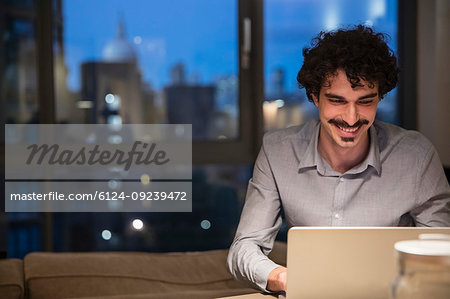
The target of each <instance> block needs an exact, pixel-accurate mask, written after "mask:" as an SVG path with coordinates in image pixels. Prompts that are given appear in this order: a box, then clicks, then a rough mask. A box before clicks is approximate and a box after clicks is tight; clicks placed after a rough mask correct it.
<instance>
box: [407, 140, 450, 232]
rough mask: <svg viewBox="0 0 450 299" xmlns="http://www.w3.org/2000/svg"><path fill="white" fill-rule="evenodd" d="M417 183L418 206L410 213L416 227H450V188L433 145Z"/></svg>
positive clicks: (420, 169)
mask: <svg viewBox="0 0 450 299" xmlns="http://www.w3.org/2000/svg"><path fill="white" fill-rule="evenodd" d="M430 145H431V144H430ZM416 182H417V183H416V194H417V200H418V206H417V208H415V209H414V210H412V211H411V212H410V214H411V216H412V217H413V218H414V220H415V222H416V225H417V226H450V187H449V184H448V181H447V178H446V177H445V174H444V171H443V168H442V163H441V161H440V160H439V157H438V154H437V153H436V150H435V149H434V147H433V146H432V145H431V148H430V149H429V151H428V153H427V154H426V155H425V158H424V159H423V161H422V163H421V165H420V166H419V171H418V175H417V180H416Z"/></svg>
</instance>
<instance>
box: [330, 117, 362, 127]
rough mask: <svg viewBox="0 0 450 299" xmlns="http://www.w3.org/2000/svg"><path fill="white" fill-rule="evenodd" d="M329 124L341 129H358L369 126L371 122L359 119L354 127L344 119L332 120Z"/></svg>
mask: <svg viewBox="0 0 450 299" xmlns="http://www.w3.org/2000/svg"><path fill="white" fill-rule="evenodd" d="M328 123H329V124H333V125H336V126H338V127H341V128H357V127H359V126H362V125H368V124H369V121H368V120H367V119H359V120H358V121H357V122H356V123H354V124H353V126H350V125H349V124H348V123H347V122H346V121H345V120H342V119H330V120H329V121H328Z"/></svg>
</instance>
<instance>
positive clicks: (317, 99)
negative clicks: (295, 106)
mask: <svg viewBox="0 0 450 299" xmlns="http://www.w3.org/2000/svg"><path fill="white" fill-rule="evenodd" d="M311 96H312V98H313V102H314V105H316V107H319V98H318V97H316V95H315V94H313V93H312V94H311Z"/></svg>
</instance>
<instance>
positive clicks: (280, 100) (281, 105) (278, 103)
mask: <svg viewBox="0 0 450 299" xmlns="http://www.w3.org/2000/svg"><path fill="white" fill-rule="evenodd" d="M275 104H277V107H278V108H282V107H283V106H284V101H283V100H282V99H278V100H276V101H275Z"/></svg>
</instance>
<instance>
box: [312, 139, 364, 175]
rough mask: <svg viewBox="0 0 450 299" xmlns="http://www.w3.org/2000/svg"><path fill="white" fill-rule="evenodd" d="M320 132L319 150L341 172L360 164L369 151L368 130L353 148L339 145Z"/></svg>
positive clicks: (332, 166)
mask: <svg viewBox="0 0 450 299" xmlns="http://www.w3.org/2000/svg"><path fill="white" fill-rule="evenodd" d="M321 137H322V136H321V134H320V132H319V144H318V151H319V154H320V155H321V156H322V158H323V159H325V161H327V163H328V164H329V165H330V166H331V168H333V169H334V170H335V171H337V172H339V173H345V172H347V171H348V170H350V169H352V168H353V167H355V166H356V165H358V164H360V163H361V162H362V161H364V159H365V158H366V157H367V154H368V153H369V144H370V140H369V133H368V131H367V132H366V134H365V135H364V136H362V139H361V140H360V141H359V142H358V144H357V145H356V146H354V147H351V148H344V147H341V146H339V145H337V144H336V143H335V142H334V141H333V140H328V139H327V138H325V137H322V138H321Z"/></svg>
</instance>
